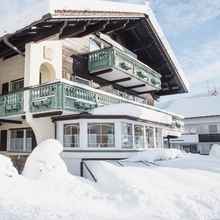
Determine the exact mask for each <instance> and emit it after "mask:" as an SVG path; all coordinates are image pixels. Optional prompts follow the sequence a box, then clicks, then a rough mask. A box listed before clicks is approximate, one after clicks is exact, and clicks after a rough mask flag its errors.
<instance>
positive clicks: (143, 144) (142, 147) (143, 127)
mask: <svg viewBox="0 0 220 220" xmlns="http://www.w3.org/2000/svg"><path fill="white" fill-rule="evenodd" d="M135 127H142V135H136V133H135V132H136V130H135ZM144 130H145V126H144V125H143V124H136V123H134V148H137V149H144V148H145V141H144V140H145V137H144V136H145V134H144V133H145V131H144ZM137 137H142V139H143V140H142V146H139V145H137V143H136V138H137Z"/></svg>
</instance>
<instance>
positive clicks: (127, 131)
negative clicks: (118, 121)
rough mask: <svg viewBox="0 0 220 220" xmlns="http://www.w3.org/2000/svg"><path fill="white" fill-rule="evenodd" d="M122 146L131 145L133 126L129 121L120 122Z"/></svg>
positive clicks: (129, 146) (128, 146) (130, 146)
mask: <svg viewBox="0 0 220 220" xmlns="http://www.w3.org/2000/svg"><path fill="white" fill-rule="evenodd" d="M121 129H122V147H123V148H132V147H133V126H132V124H130V123H122V126H121Z"/></svg>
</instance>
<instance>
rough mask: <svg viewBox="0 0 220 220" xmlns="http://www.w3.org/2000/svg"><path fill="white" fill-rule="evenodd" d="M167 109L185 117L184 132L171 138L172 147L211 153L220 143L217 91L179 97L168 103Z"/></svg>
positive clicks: (219, 110) (219, 113)
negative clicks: (213, 147) (214, 146)
mask: <svg viewBox="0 0 220 220" xmlns="http://www.w3.org/2000/svg"><path fill="white" fill-rule="evenodd" d="M166 109H169V110H174V111H175V112H178V113H181V114H182V115H183V116H184V117H185V118H184V125H185V126H184V133H183V135H182V136H181V137H179V138H175V139H170V144H171V146H172V147H177V148H181V149H184V150H186V151H187V152H192V153H200V154H209V151H210V149H211V147H212V145H213V144H220V96H219V95H218V94H217V93H216V94H215V93H213V94H212V95H211V94H210V95H202V96H195V97H188V98H182V99H178V100H175V101H172V102H170V103H169V104H167V105H166Z"/></svg>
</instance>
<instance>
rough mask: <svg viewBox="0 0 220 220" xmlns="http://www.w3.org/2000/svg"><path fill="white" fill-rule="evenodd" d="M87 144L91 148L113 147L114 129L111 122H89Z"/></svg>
mask: <svg viewBox="0 0 220 220" xmlns="http://www.w3.org/2000/svg"><path fill="white" fill-rule="evenodd" d="M88 146H89V147H91V148H110V147H115V129H114V124H113V123H89V124H88Z"/></svg>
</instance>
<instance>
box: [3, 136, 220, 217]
mask: <svg viewBox="0 0 220 220" xmlns="http://www.w3.org/2000/svg"><path fill="white" fill-rule="evenodd" d="M61 151H62V146H61V145H60V144H59V142H57V141H55V140H48V141H46V142H43V143H42V144H40V145H39V146H38V147H37V148H36V149H35V150H34V152H33V153H32V154H31V155H30V157H29V158H28V160H27V163H26V165H25V169H24V172H23V175H18V174H17V173H15V174H14V175H8V173H10V172H8V171H10V170H11V169H12V170H13V169H14V168H13V166H12V163H11V162H10V160H9V159H8V158H6V157H3V156H0V181H1V187H0V216H1V219H4V220H30V219H31V220H60V219H65V220H91V219H92V220H112V219H114V220H133V219H138V220H145V219H150V220H172V219H173V220H182V219H188V220H195V219H220V209H219V207H220V188H219V182H220V174H219V173H214V172H208V171H204V170H195V169H194V170H193V169H190V170H185V169H182V168H173V167H172V168H171V167H160V166H152V167H151V166H149V167H146V168H141V167H117V166H115V165H113V164H110V163H107V162H99V163H93V164H92V163H91V164H90V168H92V169H93V171H95V172H96V175H97V177H98V183H92V182H90V181H88V180H85V179H83V178H80V177H76V176H72V175H71V174H69V173H68V172H67V170H66V166H65V164H64V163H63V161H62V159H61V157H60V152H61ZM149 152H151V154H149V155H150V156H149V157H150V158H151V161H155V160H156V161H157V163H162V162H171V161H179V160H184V159H185V158H177V159H175V160H171V158H176V157H177V155H179V153H180V152H178V153H177V152H176V153H174V152H172V153H171V155H172V156H170V155H168V156H164V154H163V156H161V155H160V157H158V153H155V154H156V155H157V156H155V157H154V159H152V158H153V157H152V154H153V151H149ZM165 155H167V154H165ZM136 156H137V155H136ZM146 156H147V151H146V152H144V153H143V157H141V155H140V154H138V157H139V158H137V157H136V159H133V160H140V159H141V160H142V159H146ZM191 156H192V155H191V154H189V155H188V157H191ZM178 157H179V156H178ZM155 158H156V159H155ZM158 158H160V160H159V161H158ZM161 158H169V160H164V161H162V160H161ZM207 158H209V157H207ZM209 159H210V160H214V159H212V157H210V158H209ZM185 160H186V159H185ZM214 161H215V165H213V166H218V167H220V160H217V159H216V160H214ZM197 163H199V160H198V161H197Z"/></svg>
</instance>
